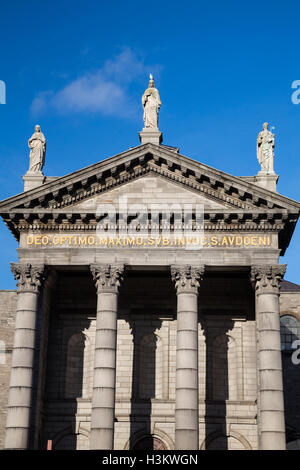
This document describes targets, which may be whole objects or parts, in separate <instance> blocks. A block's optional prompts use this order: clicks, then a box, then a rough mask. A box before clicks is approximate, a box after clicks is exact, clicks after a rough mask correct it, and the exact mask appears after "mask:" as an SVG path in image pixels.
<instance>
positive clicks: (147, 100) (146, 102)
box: [142, 74, 161, 130]
mask: <svg viewBox="0 0 300 470" xmlns="http://www.w3.org/2000/svg"><path fill="white" fill-rule="evenodd" d="M142 103H143V107H144V128H145V129H149V128H151V129H154V130H158V112H159V108H160V106H161V101H160V96H159V93H158V90H157V89H156V88H155V86H154V79H153V76H152V75H151V74H150V80H149V85H148V88H147V90H146V91H145V93H144V94H143V97H142Z"/></svg>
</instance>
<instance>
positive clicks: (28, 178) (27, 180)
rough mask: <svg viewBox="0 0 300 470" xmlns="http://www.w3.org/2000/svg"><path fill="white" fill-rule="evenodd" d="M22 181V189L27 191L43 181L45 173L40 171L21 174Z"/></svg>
mask: <svg viewBox="0 0 300 470" xmlns="http://www.w3.org/2000/svg"><path fill="white" fill-rule="evenodd" d="M22 178H23V181H24V191H29V190H30V189H34V188H37V187H38V186H41V185H42V184H43V183H44V182H45V179H46V177H45V175H43V173H42V172H40V173H29V172H27V173H26V175H24V176H22Z"/></svg>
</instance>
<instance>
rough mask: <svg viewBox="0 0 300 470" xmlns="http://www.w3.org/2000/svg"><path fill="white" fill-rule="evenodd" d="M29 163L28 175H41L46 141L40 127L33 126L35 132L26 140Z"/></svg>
mask: <svg viewBox="0 0 300 470" xmlns="http://www.w3.org/2000/svg"><path fill="white" fill-rule="evenodd" d="M28 146H29V148H30V156H29V158H30V162H29V170H28V173H41V172H42V169H43V166H44V164H45V154H46V139H45V136H44V134H43V133H42V131H41V128H40V126H38V125H37V126H35V132H34V134H33V135H32V136H31V137H30V139H29V140H28Z"/></svg>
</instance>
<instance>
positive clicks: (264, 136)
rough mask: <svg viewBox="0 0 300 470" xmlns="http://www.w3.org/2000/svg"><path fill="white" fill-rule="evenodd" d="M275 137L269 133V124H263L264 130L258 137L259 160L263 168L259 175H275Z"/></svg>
mask: <svg viewBox="0 0 300 470" xmlns="http://www.w3.org/2000/svg"><path fill="white" fill-rule="evenodd" d="M274 147H275V136H274V134H272V132H270V131H269V124H268V123H267V122H265V123H264V124H263V130H262V131H261V132H260V133H259V134H258V137H257V159H258V161H259V164H260V166H261V170H260V172H259V173H264V174H274Z"/></svg>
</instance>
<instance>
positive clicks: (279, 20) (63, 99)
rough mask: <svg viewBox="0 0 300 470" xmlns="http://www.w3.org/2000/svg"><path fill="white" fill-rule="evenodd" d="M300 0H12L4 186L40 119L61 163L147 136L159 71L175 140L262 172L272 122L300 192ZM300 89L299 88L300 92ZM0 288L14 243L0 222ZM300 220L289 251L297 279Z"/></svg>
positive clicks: (6, 10) (59, 171)
mask: <svg viewBox="0 0 300 470" xmlns="http://www.w3.org/2000/svg"><path fill="white" fill-rule="evenodd" d="M299 21H300V4H299V2H296V1H286V2H282V1H273V2H261V1H260V2H258V1H252V2H247V3H246V2H238V1H226V2H225V1H222V2H221V1H215V2H203V1H185V2H182V1H177V0H173V1H163V0H162V1H160V2H157V1H154V0H152V1H151V2H140V1H127V2H124V1H122V2H121V1H118V0H115V1H114V2H104V1H92V0H85V1H84V2H83V1H81V0H77V1H71V0H60V1H48V0H44V1H43V2H38V1H36V0H28V1H26V2H24V1H20V0H18V1H14V2H1V12H0V44H1V46H0V47H1V63H0V80H3V81H5V83H6V88H7V97H6V100H7V102H6V104H5V105H0V185H1V196H0V197H1V198H3V199H4V198H6V197H9V196H11V195H14V194H16V193H20V192H21V191H22V189H23V181H22V178H21V177H22V175H23V174H24V173H25V172H26V171H27V169H28V156H29V152H28V147H27V140H28V138H29V137H30V136H31V134H32V133H33V129H34V125H35V124H37V123H38V124H40V125H41V128H42V131H43V132H44V134H45V136H46V139H47V155H46V165H45V167H44V173H45V174H46V175H48V176H62V175H64V174H67V173H69V172H72V171H74V170H77V169H79V168H81V167H84V166H87V165H89V164H92V163H95V162H97V161H100V160H103V159H104V158H106V157H109V156H112V155H114V154H116V153H119V152H122V151H124V150H126V149H128V148H129V147H134V146H136V145H138V144H139V140H138V131H140V130H141V129H142V127H143V122H142V108H141V101H140V100H141V95H142V93H143V91H144V89H145V87H146V85H147V83H148V75H149V72H152V73H153V74H154V76H155V83H156V86H157V88H158V89H159V91H160V95H161V99H162V107H161V112H160V129H161V130H162V131H163V135H164V143H165V144H167V145H173V146H178V147H179V148H180V152H181V153H183V154H184V155H187V156H190V157H192V158H194V159H196V160H199V161H201V162H203V163H205V164H207V165H211V166H213V167H214V168H218V169H220V170H223V171H225V172H228V173H231V174H233V175H236V176H245V175H254V174H256V173H257V172H258V170H259V166H258V163H257V159H256V137H257V133H258V132H259V130H260V129H261V127H262V123H263V122H264V121H268V122H270V123H271V125H273V126H275V134H276V147H275V171H276V172H277V173H278V174H279V175H280V179H279V183H278V191H279V192H280V193H281V194H283V195H285V196H288V197H290V198H292V199H296V200H299V199H300V188H299V186H300V180H299V170H300V158H299V155H300V104H298V105H297V104H293V103H292V100H291V96H292V93H293V91H294V90H293V89H292V88H291V86H292V82H293V81H295V80H300V48H299V43H300V37H299V36H300V28H299ZM299 97H300V94H299ZM0 242H1V244H0V256H1V273H0V288H2V289H12V288H14V287H15V281H14V280H13V277H12V275H11V273H10V269H9V262H11V261H16V260H17V253H16V248H17V243H16V242H15V241H14V239H13V237H12V235H11V234H10V232H9V231H8V230H7V228H6V227H5V225H4V224H3V223H2V222H1V228H0ZM299 242H300V227H298V228H297V229H296V231H295V233H294V237H293V240H292V242H291V244H290V247H289V248H288V250H287V254H286V256H285V257H284V258H281V262H284V263H288V271H287V275H286V279H288V280H290V281H292V282H298V283H300V276H299V270H298V264H299V255H298V253H299V251H298V245H299Z"/></svg>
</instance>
